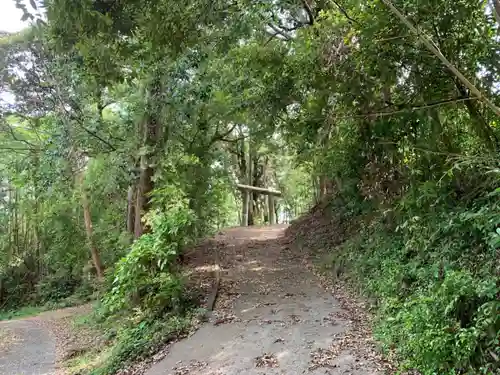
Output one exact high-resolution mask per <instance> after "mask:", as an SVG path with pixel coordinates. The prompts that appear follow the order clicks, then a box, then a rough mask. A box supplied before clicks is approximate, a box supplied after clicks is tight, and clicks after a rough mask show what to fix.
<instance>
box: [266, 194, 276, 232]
mask: <svg viewBox="0 0 500 375" xmlns="http://www.w3.org/2000/svg"><path fill="white" fill-rule="evenodd" d="M268 202H269V225H273V224H275V223H276V219H275V210H274V197H273V196H272V195H271V194H269V195H268Z"/></svg>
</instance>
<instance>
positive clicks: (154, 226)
mask: <svg viewBox="0 0 500 375" xmlns="http://www.w3.org/2000/svg"><path fill="white" fill-rule="evenodd" d="M147 220H148V225H149V226H150V227H151V232H150V233H147V234H144V235H143V236H141V237H140V238H139V239H138V240H137V241H136V242H135V243H134V244H133V245H132V248H131V250H130V252H129V253H128V254H127V255H126V256H125V257H123V258H122V259H121V260H120V261H118V263H117V265H116V271H115V274H114V280H113V282H112V287H111V290H110V291H109V292H108V293H107V294H106V296H105V298H104V308H105V309H106V310H107V314H109V315H116V314H125V313H127V312H130V311H131V310H132V309H133V310H134V312H135V313H134V316H135V317H141V316H143V317H148V318H151V317H156V316H160V315H162V314H163V313H164V312H166V311H170V310H172V309H177V308H180V306H181V300H182V282H181V279H180V277H179V275H178V273H177V269H176V266H177V264H176V259H177V257H178V255H179V254H180V251H181V250H182V248H183V247H184V246H186V245H187V244H188V243H189V242H190V241H191V233H190V231H191V225H192V223H193V220H194V215H193V213H192V211H191V210H190V209H189V208H188V202H187V201H186V200H184V199H179V200H177V201H175V202H173V203H171V204H170V205H169V206H167V207H166V209H165V210H164V211H159V210H157V211H154V212H152V213H151V214H150V215H149V216H148V219H147Z"/></svg>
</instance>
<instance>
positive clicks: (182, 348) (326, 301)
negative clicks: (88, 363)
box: [0, 226, 382, 375]
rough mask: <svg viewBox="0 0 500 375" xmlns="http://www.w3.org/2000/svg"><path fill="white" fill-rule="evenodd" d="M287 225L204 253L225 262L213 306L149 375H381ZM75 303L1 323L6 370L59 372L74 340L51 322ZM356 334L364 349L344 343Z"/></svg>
mask: <svg viewBox="0 0 500 375" xmlns="http://www.w3.org/2000/svg"><path fill="white" fill-rule="evenodd" d="M284 229H285V227H284V226H273V227H249V228H232V229H228V230H225V231H224V233H221V234H219V235H218V236H216V237H215V240H213V241H211V242H210V245H209V246H208V247H206V248H205V250H206V251H208V254H209V255H210V254H211V255H213V252H214V250H215V249H217V254H218V258H219V261H220V265H221V268H222V269H221V273H220V275H221V284H220V291H219V297H218V299H217V303H216V308H215V311H214V312H213V314H212V317H211V319H210V321H209V322H207V323H206V324H204V325H202V326H201V328H200V329H199V330H198V331H196V332H195V333H194V334H193V335H191V336H189V337H188V338H186V339H184V340H181V341H179V342H177V343H175V344H172V345H171V346H170V348H169V349H170V350H169V353H168V355H167V356H166V357H165V358H164V359H163V360H161V361H160V362H158V363H155V364H154V365H153V366H152V367H151V368H150V369H149V370H147V371H146V375H168V374H171V375H218V374H220V375H236V374H242V375H243V374H244V375H257V374H270V375H296V374H297V375H298V374H311V375H327V374H336V375H337V374H338V375H340V374H346V375H347V374H351V375H368V374H370V375H372V374H373V375H375V374H381V373H382V372H379V371H377V368H379V367H378V366H377V363H376V361H374V360H373V359H370V358H371V357H370V356H369V355H366V353H365V352H364V351H363V348H364V347H365V346H368V345H369V344H365V341H364V339H365V336H366V335H364V334H360V333H359V332H353V327H355V326H353V325H352V324H351V323H352V322H353V321H354V320H356V321H359V320H360V319H359V317H354V316H352V314H351V313H350V312H349V311H348V310H345V309H342V308H341V306H340V303H339V301H337V300H336V299H335V298H334V297H333V296H332V295H331V293H329V292H327V291H326V290H325V289H323V288H322V287H321V286H320V283H319V280H318V279H317V278H316V277H315V276H314V275H313V274H312V273H311V272H310V271H308V267H306V262H305V261H304V260H303V256H302V255H300V254H297V252H294V251H292V250H290V249H289V248H288V247H287V245H286V244H285V243H284V242H283V241H282V240H281V239H280V237H281V236H282V235H283V232H284ZM201 264H204V263H201ZM205 264H206V263H205ZM194 267H196V265H195V266H194ZM199 268H203V266H200V267H199ZM201 272H204V271H203V270H202V271H201ZM88 308H89V307H88V306H87V307H84V310H85V309H88ZM75 309H76V310H75V311H73V309H65V310H59V311H52V312H47V313H44V314H41V315H39V316H38V317H36V318H28V319H20V320H14V321H9V322H0V375H52V374H57V371H56V366H55V363H56V360H57V358H61V355H62V354H63V353H64V350H65V349H67V348H66V347H67V346H68V344H71V342H72V341H71V340H72V339H68V337H71V334H70V333H65V332H63V335H61V334H60V333H59V334H58V335H56V336H57V347H56V343H55V342H54V341H55V340H54V335H53V333H54V329H55V328H56V329H57V330H59V328H58V327H59V325H57V324H56V325H54V322H53V321H54V318H57V319H56V321H57V322H59V321H61V319H65V318H66V317H67V316H68V317H69V316H71V315H72V314H74V313H75V312H77V311H79V310H82V308H80V307H78V308H75ZM350 314H351V315H350ZM60 325H61V326H63V327H64V326H67V325H68V324H67V323H65V324H60ZM63 331H64V330H63ZM355 331H356V330H355ZM358 331H359V330H358ZM356 335H357V336H358V338H359V337H361V340H358V342H361V346H359V345H358V346H350V345H345V342H347V341H348V340H347V339H348V338H349V336H356ZM65 336H68V337H65ZM61 337H62V338H63V339H62V340H61ZM367 343H368V340H367ZM61 346H63V347H62V348H61ZM141 373H142V371H141Z"/></svg>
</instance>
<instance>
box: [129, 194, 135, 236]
mask: <svg viewBox="0 0 500 375" xmlns="http://www.w3.org/2000/svg"><path fill="white" fill-rule="evenodd" d="M135 200H136V191H135V188H134V186H133V185H130V186H129V188H128V193H127V232H128V233H131V234H134V230H135V225H134V223H135V204H136V202H135Z"/></svg>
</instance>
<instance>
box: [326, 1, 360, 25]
mask: <svg viewBox="0 0 500 375" xmlns="http://www.w3.org/2000/svg"><path fill="white" fill-rule="evenodd" d="M332 1H333V3H334V4H335V5H336V6H337V8H339V11H340V13H342V14H343V15H344V17H345V18H347V19H348V20H349V21H350V22H351V23H355V24H356V25H359V22H358V21H356V20H355V19H354V18H352V17H351V16H349V14H348V13H347V11H346V10H345V9H344V8H343V7H342V6H341V5H340V4H339V3H338V2H337V1H335V0H332Z"/></svg>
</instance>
